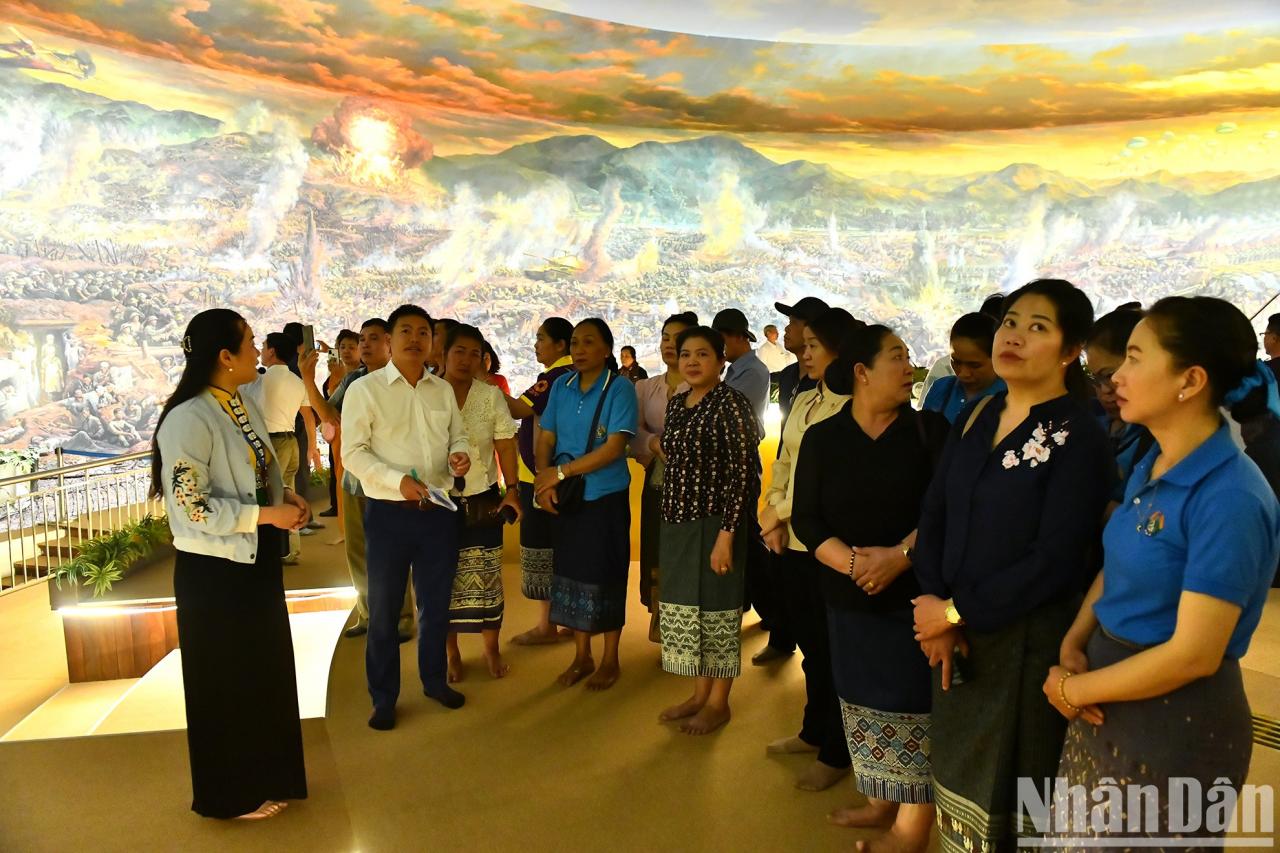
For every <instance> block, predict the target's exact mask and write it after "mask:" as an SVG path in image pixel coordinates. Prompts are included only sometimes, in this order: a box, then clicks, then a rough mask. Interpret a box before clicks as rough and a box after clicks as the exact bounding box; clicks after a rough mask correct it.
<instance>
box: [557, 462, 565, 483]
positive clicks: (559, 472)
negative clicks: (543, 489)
mask: <svg viewBox="0 0 1280 853" xmlns="http://www.w3.org/2000/svg"><path fill="white" fill-rule="evenodd" d="M556 479H557V480H563V479H564V466H563V465H557V466H556Z"/></svg>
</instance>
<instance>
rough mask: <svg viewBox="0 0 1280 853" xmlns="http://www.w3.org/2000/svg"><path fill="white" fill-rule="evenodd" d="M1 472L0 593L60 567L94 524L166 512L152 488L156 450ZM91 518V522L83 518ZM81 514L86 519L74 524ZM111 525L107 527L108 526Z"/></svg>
mask: <svg viewBox="0 0 1280 853" xmlns="http://www.w3.org/2000/svg"><path fill="white" fill-rule="evenodd" d="M53 455H54V458H55V459H56V460H57V463H58V464H57V465H55V467H53V468H44V469H42V470H37V471H31V472H30V473H27V474H19V475H17V476H13V477H5V478H4V479H0V522H2V523H3V529H4V531H5V534H6V535H5V536H4V537H0V595H3V594H5V593H7V592H12V591H14V590H16V589H18V588H20V587H22V586H24V585H26V584H28V583H31V582H34V581H38V580H42V579H43V578H45V577H47V576H48V575H50V574H53V573H56V572H58V571H61V570H62V569H63V567H64V566H65V565H66V564H67V563H68V561H69V560H71V559H72V555H73V554H74V553H75V549H76V548H79V547H80V546H83V545H84V543H85V542H86V541H88V540H89V539H90V538H91V537H92V536H93V535H95V533H94V531H95V530H103V529H105V530H116V529H119V527H120V526H123V525H124V524H127V523H129V522H134V521H137V520H138V519H139V518H141V517H143V516H144V515H145V514H147V513H163V506H162V505H161V504H160V502H159V501H158V500H157V499H156V498H155V497H153V496H152V495H151V494H150V482H151V470H150V466H149V465H142V464H139V463H145V462H146V461H148V460H150V458H151V453H150V452H147V451H143V452H138V453H123V454H120V455H119V456H109V457H105V458H102V459H94V460H92V461H89V462H80V463H76V464H75V465H62V464H61V463H62V460H63V455H64V451H63V450H62V449H61V448H58V449H56V450H54V452H53ZM95 514H96V515H97V518H96V519H95V520H93V521H92V524H93V527H87V526H86V524H85V522H86V521H88V520H89V519H93V517H94V515H95ZM77 520H79V521H80V522H81V523H79V524H76V523H74V522H76V521H77ZM103 525H105V527H103Z"/></svg>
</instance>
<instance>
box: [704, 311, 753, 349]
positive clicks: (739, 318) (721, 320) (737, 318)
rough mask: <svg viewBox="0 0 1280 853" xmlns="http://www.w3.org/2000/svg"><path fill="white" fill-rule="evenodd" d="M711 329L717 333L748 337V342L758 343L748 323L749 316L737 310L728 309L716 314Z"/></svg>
mask: <svg viewBox="0 0 1280 853" xmlns="http://www.w3.org/2000/svg"><path fill="white" fill-rule="evenodd" d="M711 328H713V329H715V330H716V331H717V332H728V333H729V334H732V335H746V336H747V340H749V341H751V343H753V344H754V343H755V342H756V336H755V335H754V334H752V333H751V326H750V325H749V324H748V323H747V315H746V314H743V313H742V312H741V311H739V310H738V309H737V308H726V309H724V310H723V311H721V312H720V313H718V314H716V317H715V319H714V320H712V321H711Z"/></svg>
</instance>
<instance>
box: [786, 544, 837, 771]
mask: <svg viewBox="0 0 1280 853" xmlns="http://www.w3.org/2000/svg"><path fill="white" fill-rule="evenodd" d="M780 560H781V566H780V568H781V570H782V572H781V574H782V588H783V590H784V591H785V594H786V600H787V613H788V616H789V617H790V625H791V629H792V630H793V631H794V632H795V638H796V642H797V643H798V644H799V646H800V651H801V652H802V653H803V654H804V662H803V663H802V664H801V666H802V668H803V669H804V692H805V700H806V701H805V706H804V723H803V725H802V726H801V727H800V739H801V740H803V741H804V742H805V743H807V744H809V745H810V746H816V747H817V748H818V760H819V761H821V762H822V763H823V764H825V765H827V766H828V767H848V766H849V747H848V744H847V742H846V741H845V736H844V720H843V717H842V715H841V712H840V697H839V696H837V695H836V685H835V676H834V673H833V670H832V664H831V634H830V631H829V630H828V628H827V603H826V600H825V599H824V598H823V596H822V586H821V584H820V583H819V581H818V578H819V573H820V572H825V571H829V569H827V568H825V567H823V566H822V565H820V564H819V563H818V561H817V560H816V559H814V557H813V555H812V554H809V553H807V552H804V551H792V550H787V551H785V552H784V553H783V554H782V556H781V558H780Z"/></svg>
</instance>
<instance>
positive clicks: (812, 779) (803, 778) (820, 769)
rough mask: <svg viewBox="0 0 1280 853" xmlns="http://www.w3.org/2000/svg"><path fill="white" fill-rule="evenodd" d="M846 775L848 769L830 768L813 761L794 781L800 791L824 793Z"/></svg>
mask: <svg viewBox="0 0 1280 853" xmlns="http://www.w3.org/2000/svg"><path fill="white" fill-rule="evenodd" d="M848 775H849V768H848V767H832V766H830V765H828V764H823V763H822V762H821V761H815V762H813V763H812V764H810V765H809V768H808V769H807V770H805V771H804V772H803V773H801V774H800V778H798V779H796V787H797V788H799V789H800V790H801V791H825V790H827V789H828V788H830V787H831V786H832V785H834V784H835V783H837V782H839V781H840V780H841V779H843V778H844V777H846V776H848Z"/></svg>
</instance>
